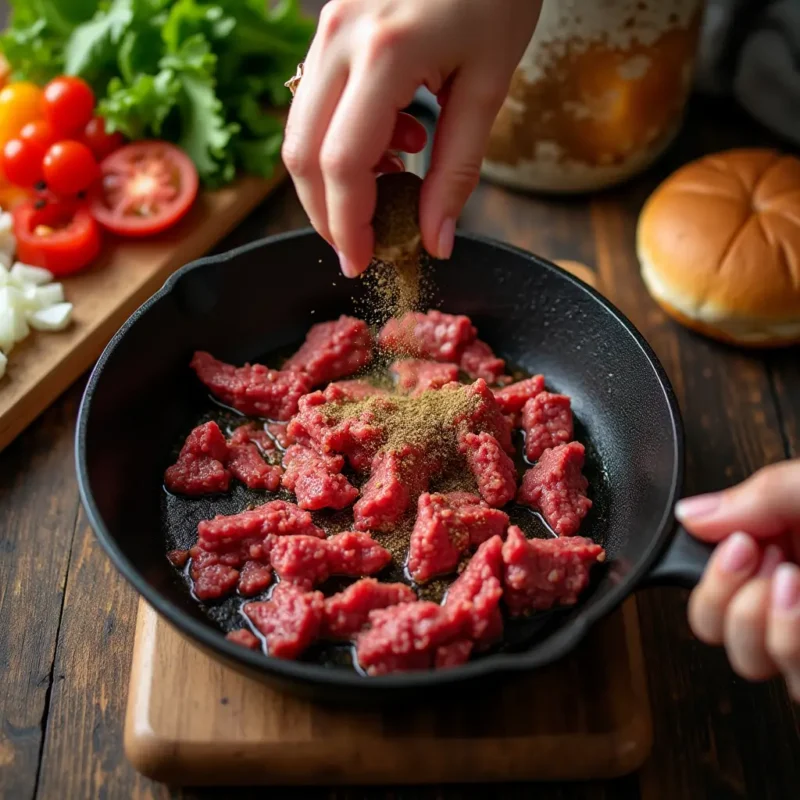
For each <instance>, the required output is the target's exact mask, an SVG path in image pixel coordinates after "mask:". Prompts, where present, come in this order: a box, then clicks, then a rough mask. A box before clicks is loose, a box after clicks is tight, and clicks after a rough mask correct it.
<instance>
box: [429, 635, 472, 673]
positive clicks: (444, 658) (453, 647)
mask: <svg viewBox="0 0 800 800" xmlns="http://www.w3.org/2000/svg"><path fill="white" fill-rule="evenodd" d="M474 647H475V645H474V643H473V642H471V641H470V640H469V639H459V640H458V641H455V642H453V643H452V644H445V645H442V646H441V647H438V648H437V649H436V653H435V654H434V657H433V666H434V669H447V668H448V667H460V666H461V665H462V664H466V663H467V661H469V657H470V655H471V654H472V650H473V648H474Z"/></svg>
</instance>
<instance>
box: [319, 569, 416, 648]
mask: <svg viewBox="0 0 800 800" xmlns="http://www.w3.org/2000/svg"><path fill="white" fill-rule="evenodd" d="M416 599H417V596H416V595H415V594H414V592H413V591H412V589H411V588H410V587H408V586H406V585H405V584H404V583H379V582H378V581H376V580H375V579H374V578H362V579H361V580H360V581H356V582H355V583H354V584H352V585H351V586H348V587H347V588H346V589H345V590H344V591H342V592H339V593H338V594H335V595H333V596H332V597H329V598H328V599H327V600H325V616H324V618H323V622H322V633H321V634H320V635H321V636H322V638H325V639H334V640H336V639H352V638H354V637H355V636H356V635H357V634H358V633H360V632H361V630H362V629H363V628H364V627H365V626H366V624H367V621H368V618H369V613H370V611H375V610H376V609H378V608H387V607H388V606H395V605H398V604H399V603H413V602H414V601H415V600H416Z"/></svg>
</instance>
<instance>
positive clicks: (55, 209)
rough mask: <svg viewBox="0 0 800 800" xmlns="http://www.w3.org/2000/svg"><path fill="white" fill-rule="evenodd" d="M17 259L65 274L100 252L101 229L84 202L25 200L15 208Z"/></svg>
mask: <svg viewBox="0 0 800 800" xmlns="http://www.w3.org/2000/svg"><path fill="white" fill-rule="evenodd" d="M13 215H14V236H15V237H16V239H17V258H18V259H19V260H20V261H22V262H23V263H25V264H33V265H34V266H37V267H44V268H45V269H47V270H50V272H52V273H53V275H56V276H64V275H71V274H72V273H74V272H78V271H79V270H81V269H83V268H84V267H87V266H89V264H91V262H92V261H94V259H95V258H97V256H98V255H99V254H100V229H99V227H98V225H97V223H96V222H95V221H94V218H93V217H92V215H91V214H90V213H89V209H88V208H87V206H86V204H85V203H78V202H76V201H71V200H70V201H61V200H46V199H42V198H39V199H37V200H27V201H26V202H24V203H22V204H21V205H19V206H18V207H17V208H15V209H14V212H13Z"/></svg>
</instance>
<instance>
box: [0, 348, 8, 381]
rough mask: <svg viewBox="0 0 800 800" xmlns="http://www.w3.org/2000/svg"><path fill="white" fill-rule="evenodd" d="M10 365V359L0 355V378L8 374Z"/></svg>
mask: <svg viewBox="0 0 800 800" xmlns="http://www.w3.org/2000/svg"><path fill="white" fill-rule="evenodd" d="M7 364H8V359H7V358H6V357H5V356H4V355H3V354H2V353H0V378H2V377H3V375H5V374H6V365H7Z"/></svg>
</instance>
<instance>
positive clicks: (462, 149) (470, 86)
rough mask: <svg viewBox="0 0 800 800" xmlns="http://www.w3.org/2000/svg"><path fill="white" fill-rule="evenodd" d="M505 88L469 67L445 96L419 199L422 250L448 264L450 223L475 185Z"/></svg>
mask: <svg viewBox="0 0 800 800" xmlns="http://www.w3.org/2000/svg"><path fill="white" fill-rule="evenodd" d="M507 90H508V86H507V85H505V84H504V83H503V82H502V81H497V80H496V79H492V78H490V77H488V76H487V75H486V74H479V73H477V71H476V70H475V68H474V67H471V68H470V71H469V72H459V73H457V74H456V75H455V76H454V78H453V79H452V82H451V83H450V84H448V85H447V87H446V89H445V91H444V92H443V93H440V95H439V96H440V98H442V97H443V98H444V100H443V106H442V112H441V114H440V115H439V121H438V123H437V125H436V134H435V136H434V141H433V152H432V154H431V164H430V169H429V171H428V174H427V175H426V176H425V180H424V181H423V184H422V191H421V195H420V228H421V230H422V242H423V244H424V246H425V249H426V250H427V251H428V252H429V253H430V254H431V255H433V256H435V257H437V258H450V254H451V252H452V250H453V237H454V234H455V228H456V219H457V218H458V216H459V215H460V214H461V211H462V209H463V208H464V204H465V203H466V202H467V200H468V198H469V196H470V194H471V193H472V191H473V189H474V188H475V187H476V186H477V184H478V180H479V179H480V168H481V162H482V161H483V154H484V152H485V150H486V143H487V141H488V139H489V132H490V131H491V128H492V123H493V122H494V118H495V116H497V112H498V111H499V110H500V106H501V105H502V103H503V100H504V99H505V96H506V91H507Z"/></svg>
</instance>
